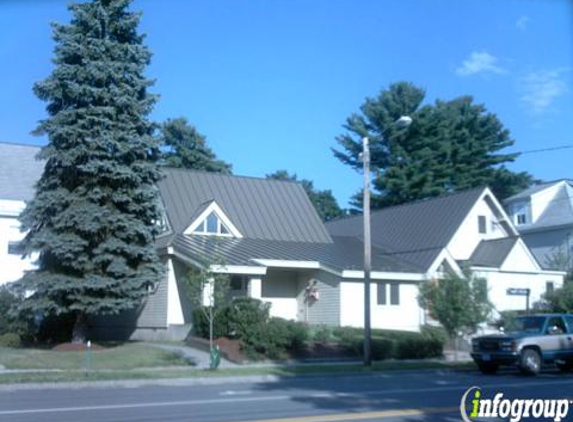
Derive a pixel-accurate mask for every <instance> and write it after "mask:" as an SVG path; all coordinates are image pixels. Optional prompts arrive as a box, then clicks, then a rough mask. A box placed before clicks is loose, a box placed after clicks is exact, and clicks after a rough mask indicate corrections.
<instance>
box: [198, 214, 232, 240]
mask: <svg viewBox="0 0 573 422" xmlns="http://www.w3.org/2000/svg"><path fill="white" fill-rule="evenodd" d="M193 233H195V234H207V235H209V234H210V235H219V236H231V232H230V231H229V229H228V228H227V226H225V223H223V222H222V221H221V219H220V218H219V217H218V216H217V214H215V212H211V213H210V214H209V215H208V216H207V217H206V218H205V220H203V221H202V222H201V223H200V224H199V226H197V228H196V229H195V230H194V231H193Z"/></svg>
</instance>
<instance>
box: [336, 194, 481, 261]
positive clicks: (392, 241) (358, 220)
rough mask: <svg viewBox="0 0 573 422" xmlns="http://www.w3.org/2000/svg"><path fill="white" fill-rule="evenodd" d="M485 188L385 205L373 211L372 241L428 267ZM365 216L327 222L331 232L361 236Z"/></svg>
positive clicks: (392, 252)
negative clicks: (396, 204)
mask: <svg viewBox="0 0 573 422" xmlns="http://www.w3.org/2000/svg"><path fill="white" fill-rule="evenodd" d="M484 189H485V188H476V189H471V190H467V191H464V192H460V193H455V194H451V195H445V196H441V197H437V198H431V199H426V200H422V201H417V202H413V203H409V204H404V205H399V206H394V207H388V208H384V209H382V210H379V211H375V212H373V213H372V218H371V221H372V243H373V244H374V245H376V246H377V247H379V248H381V249H383V250H384V251H386V252H387V253H391V254H392V255H393V256H394V257H399V258H400V259H402V260H405V261H408V262H411V263H413V264H415V265H417V266H418V267H421V268H423V269H424V270H427V269H428V268H429V266H430V265H431V264H432V263H433V262H434V261H435V260H436V258H437V256H438V254H439V253H440V252H441V251H442V249H443V248H445V247H446V246H447V245H448V243H449V242H450V240H451V239H452V237H453V236H454V234H455V233H456V231H457V230H458V228H459V226H460V225H461V224H462V222H463V220H464V219H465V218H466V216H467V215H468V213H469V211H470V210H471V208H472V207H473V206H474V204H475V203H476V201H477V200H478V199H479V197H480V196H481V195H482V193H483V191H484ZM362 221H363V220H362V216H361V215H360V216H354V217H347V218H342V219H338V220H334V221H330V222H328V223H326V227H327V229H328V231H329V232H330V234H331V235H332V236H354V237H359V238H362V231H363V222H362Z"/></svg>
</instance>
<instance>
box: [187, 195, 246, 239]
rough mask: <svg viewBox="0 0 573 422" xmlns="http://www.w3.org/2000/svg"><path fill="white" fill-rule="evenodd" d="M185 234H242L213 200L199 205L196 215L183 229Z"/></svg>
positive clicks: (240, 235) (236, 235) (237, 235)
mask: <svg viewBox="0 0 573 422" xmlns="http://www.w3.org/2000/svg"><path fill="white" fill-rule="evenodd" d="M184 234H187V235H199V236H223V237H236V238H241V237H243V235H242V234H241V232H240V231H239V230H238V229H237V227H235V225H234V224H233V222H232V221H231V220H230V219H229V217H227V215H226V214H225V212H224V211H223V210H222V209H221V207H220V206H219V205H217V203H216V202H215V201H211V202H210V203H208V204H204V205H202V206H201V207H200V212H198V213H197V217H196V218H195V219H194V220H193V221H192V222H191V224H190V225H189V227H187V228H186V229H185V231H184Z"/></svg>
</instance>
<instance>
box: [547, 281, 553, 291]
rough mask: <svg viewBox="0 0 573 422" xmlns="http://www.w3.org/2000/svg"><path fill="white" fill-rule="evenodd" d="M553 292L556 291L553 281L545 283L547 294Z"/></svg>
mask: <svg viewBox="0 0 573 422" xmlns="http://www.w3.org/2000/svg"><path fill="white" fill-rule="evenodd" d="M553 290H555V285H554V284H553V282H552V281H548V282H547V283H545V293H553Z"/></svg>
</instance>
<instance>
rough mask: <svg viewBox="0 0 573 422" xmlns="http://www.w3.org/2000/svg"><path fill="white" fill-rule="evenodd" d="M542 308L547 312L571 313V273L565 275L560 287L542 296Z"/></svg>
mask: <svg viewBox="0 0 573 422" xmlns="http://www.w3.org/2000/svg"><path fill="white" fill-rule="evenodd" d="M543 308H544V310H545V311H547V312H556V313H568V314H570V313H573V273H568V274H567V277H566V278H565V281H564V282H563V286H562V287H560V288H557V289H555V290H554V291H553V292H548V293H546V294H545V295H544V297H543Z"/></svg>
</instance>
